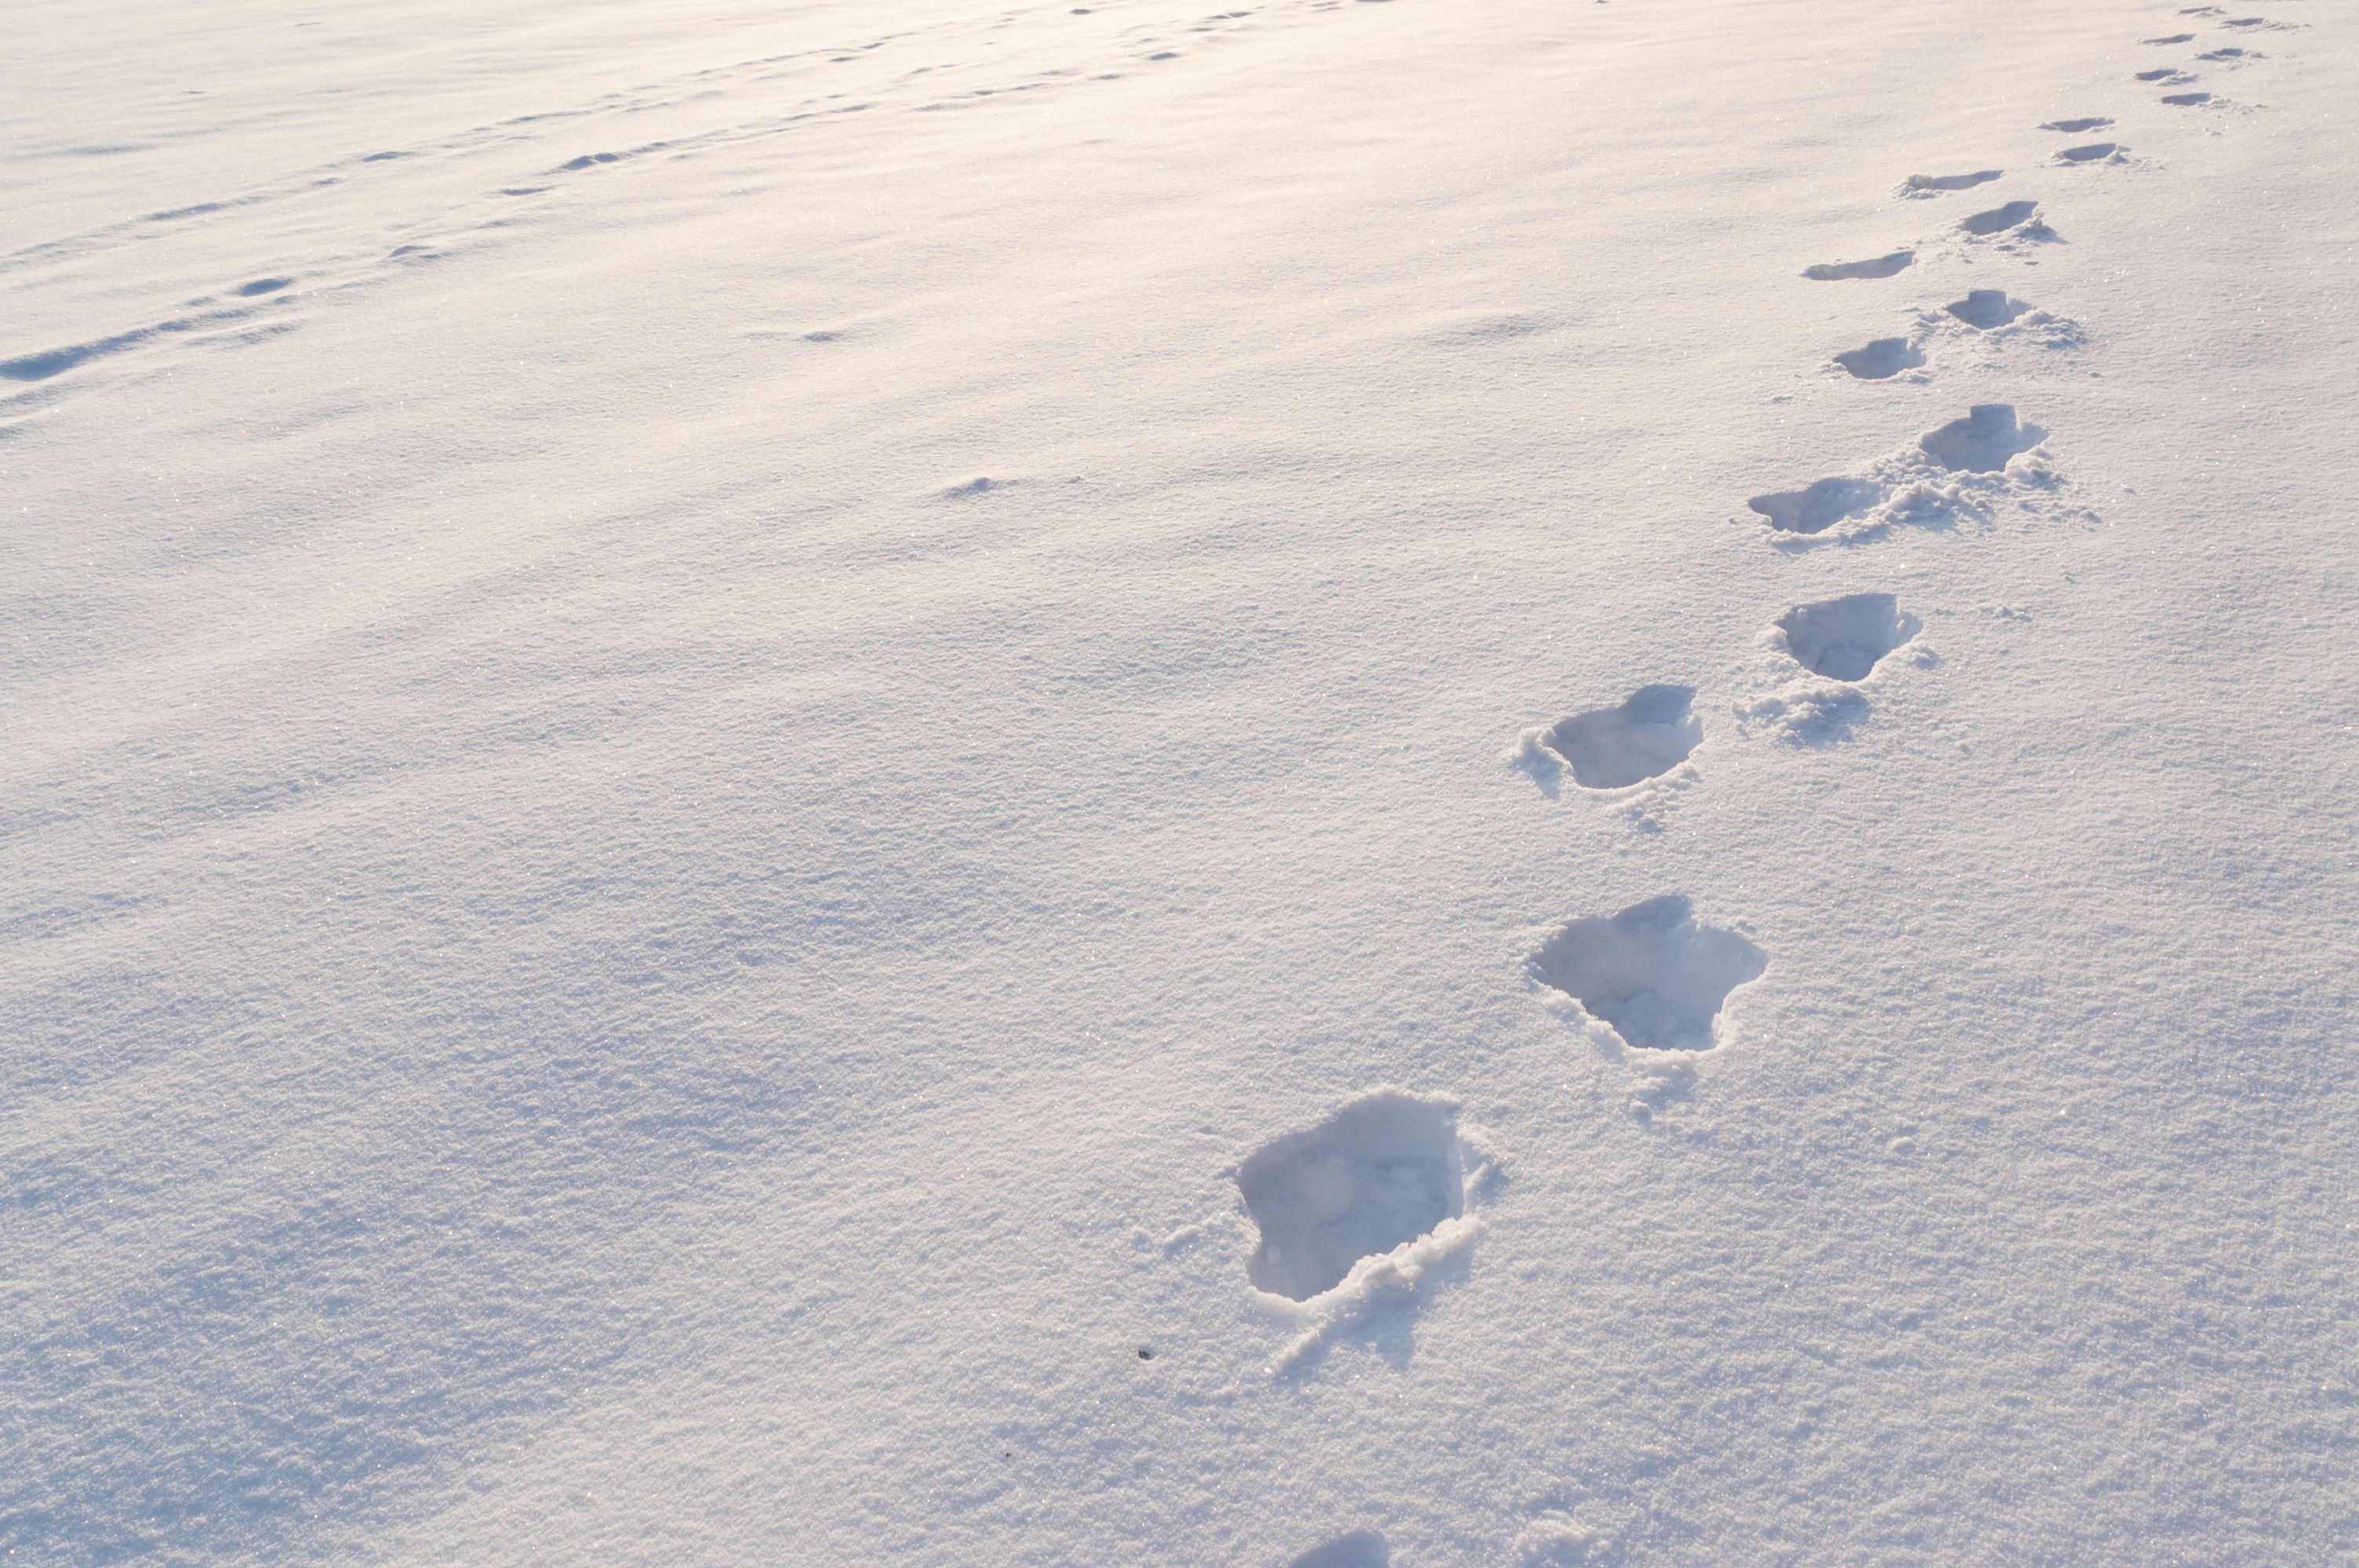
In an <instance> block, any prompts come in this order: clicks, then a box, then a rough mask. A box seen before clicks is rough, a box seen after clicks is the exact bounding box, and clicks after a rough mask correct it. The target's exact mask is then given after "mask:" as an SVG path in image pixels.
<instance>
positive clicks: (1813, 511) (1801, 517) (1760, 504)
mask: <svg viewBox="0 0 2359 1568" xmlns="http://www.w3.org/2000/svg"><path fill="white" fill-rule="evenodd" d="M1883 499H1884V487H1883V486H1882V485H1880V484H1878V483H1876V482H1875V481H1874V480H1872V479H1849V478H1836V479H1822V480H1821V481H1818V482H1817V483H1816V484H1811V485H1807V486H1805V487H1803V488H1802V489H1800V490H1781V491H1778V492H1776V493H1775V494H1771V495H1756V496H1755V497H1754V498H1753V499H1752V500H1750V501H1748V502H1746V503H1745V505H1747V506H1749V507H1751V508H1752V509H1753V510H1754V511H1756V512H1757V513H1759V514H1761V515H1762V516H1764V517H1767V519H1769V526H1771V527H1772V528H1775V529H1777V530H1778V531H1779V532H1780V533H1785V534H1823V533H1825V532H1826V531H1827V530H1828V529H1830V528H1832V527H1833V526H1834V525H1835V524H1838V523H1840V522H1842V521H1843V520H1844V519H1845V518H1847V517H1856V516H1858V515H1860V514H1862V513H1864V512H1865V511H1866V510H1867V509H1868V508H1869V507H1871V506H1874V505H1875V503H1877V502H1879V501H1882V500H1883Z"/></svg>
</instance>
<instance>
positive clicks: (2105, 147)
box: [2056, 142, 2129, 164]
mask: <svg viewBox="0 0 2359 1568" xmlns="http://www.w3.org/2000/svg"><path fill="white" fill-rule="evenodd" d="M2128 150H2129V149H2128V148H2127V147H2125V146H2122V145H2121V143H2119V142H2089V143H2085V144H2083V145H2082V146H2077V147H2066V148H2065V149H2064V150H2063V151H2061V152H2060V153H2058V154H2057V155H2056V161H2057V162H2058V163H2063V164H2078V163H2097V162H2101V161H2102V162H2105V163H2118V162H2120V161H2121V157H2122V155H2123V154H2124V153H2125V152H2127V151H2128Z"/></svg>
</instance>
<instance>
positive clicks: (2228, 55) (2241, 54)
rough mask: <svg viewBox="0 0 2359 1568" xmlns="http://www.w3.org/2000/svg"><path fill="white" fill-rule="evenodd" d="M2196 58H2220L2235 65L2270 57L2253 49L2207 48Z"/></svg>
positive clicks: (2225, 62)
mask: <svg viewBox="0 0 2359 1568" xmlns="http://www.w3.org/2000/svg"><path fill="white" fill-rule="evenodd" d="M2195 58H2196V59H2211V60H2219V61H2221V62H2222V63H2223V64H2230V65H2234V64H2240V63H2242V62H2243V61H2245V60H2248V59H2268V56H2267V55H2265V54H2261V53H2259V52H2258V51H2256V50H2251V49H2205V50H2204V51H2203V52H2202V53H2201V54H2200V55H2197V56H2196V57H2195Z"/></svg>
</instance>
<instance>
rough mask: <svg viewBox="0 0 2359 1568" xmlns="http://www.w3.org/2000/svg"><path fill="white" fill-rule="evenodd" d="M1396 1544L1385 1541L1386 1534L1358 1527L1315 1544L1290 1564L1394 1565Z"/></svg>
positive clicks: (1300, 1567) (1293, 1567) (1323, 1567)
mask: <svg viewBox="0 0 2359 1568" xmlns="http://www.w3.org/2000/svg"><path fill="white" fill-rule="evenodd" d="M1392 1561H1393V1553H1392V1548H1391V1547H1389V1546H1386V1544H1385V1538H1384V1537H1383V1536H1381V1535H1378V1534H1377V1533H1376V1532H1375V1530H1353V1532H1352V1533H1351V1534H1349V1535H1339V1536H1337V1537H1336V1538H1335V1539H1334V1540H1332V1541H1328V1542H1327V1543H1326V1544H1325V1545H1323V1546H1314V1547H1312V1548H1311V1549H1310V1551H1308V1552H1304V1553H1303V1554H1302V1555H1301V1556H1299V1557H1298V1558H1296V1559H1295V1560H1294V1561H1293V1562H1291V1563H1288V1564H1287V1565H1286V1568H1392Z"/></svg>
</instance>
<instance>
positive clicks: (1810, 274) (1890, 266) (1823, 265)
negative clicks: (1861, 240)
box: [1802, 251, 1917, 283]
mask: <svg viewBox="0 0 2359 1568" xmlns="http://www.w3.org/2000/svg"><path fill="white" fill-rule="evenodd" d="M1916 259H1917V253H1916V252H1915V251H1894V252H1892V253H1891V254H1888V255H1881V256H1875V257H1872V258H1871V259H1869V260H1867V261H1854V262H1819V263H1817V264H1816V265H1811V266H1806V267H1804V268H1803V269H1802V276H1804V277H1807V278H1810V279H1812V280H1813V281H1815V282H1819V283H1832V282H1837V281H1839V280H1841V279H1843V278H1853V277H1890V276H1892V275H1893V274H1894V273H1896V272H1898V271H1899V270H1900V269H1901V268H1903V267H1905V266H1907V265H1908V264H1909V263H1911V262H1913V261H1915V260H1916Z"/></svg>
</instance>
